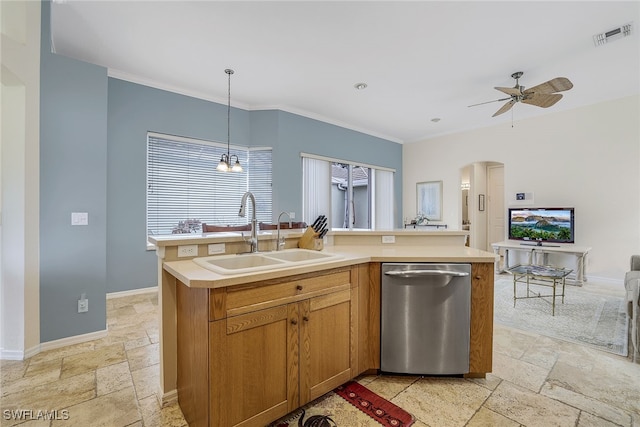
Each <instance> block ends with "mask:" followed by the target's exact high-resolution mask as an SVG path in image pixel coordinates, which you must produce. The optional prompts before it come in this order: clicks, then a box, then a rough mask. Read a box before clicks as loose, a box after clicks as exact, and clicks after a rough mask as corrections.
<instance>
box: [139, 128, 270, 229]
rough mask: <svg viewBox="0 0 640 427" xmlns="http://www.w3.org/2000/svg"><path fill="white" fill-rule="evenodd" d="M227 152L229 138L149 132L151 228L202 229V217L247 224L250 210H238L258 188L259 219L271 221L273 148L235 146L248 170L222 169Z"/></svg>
mask: <svg viewBox="0 0 640 427" xmlns="http://www.w3.org/2000/svg"><path fill="white" fill-rule="evenodd" d="M226 152H227V146H226V144H216V143H208V142H204V141H196V140H188V139H186V138H175V139H172V137H170V136H166V137H161V136H157V134H149V135H148V136H147V234H149V235H165V234H172V233H176V232H201V231H202V228H201V227H200V225H199V224H200V223H202V222H205V223H208V224H220V225H239V224H246V223H247V221H248V218H250V215H248V216H247V217H245V218H240V217H238V210H239V208H240V200H241V199H242V195H243V194H244V193H245V192H246V191H248V190H250V191H253V189H255V191H256V192H259V197H260V204H258V203H256V205H257V209H256V211H257V212H256V216H257V218H258V220H259V221H271V217H272V209H271V197H272V193H271V149H270V148H268V149H253V150H252V151H250V150H249V149H247V148H241V147H232V154H234V155H237V156H238V159H239V160H240V163H241V164H242V167H243V171H242V172H220V171H217V170H216V166H217V165H218V162H219V161H220V156H221V155H222V154H223V153H226ZM254 195H255V196H256V202H257V199H258V194H254ZM250 209H251V207H250V206H249V210H250Z"/></svg>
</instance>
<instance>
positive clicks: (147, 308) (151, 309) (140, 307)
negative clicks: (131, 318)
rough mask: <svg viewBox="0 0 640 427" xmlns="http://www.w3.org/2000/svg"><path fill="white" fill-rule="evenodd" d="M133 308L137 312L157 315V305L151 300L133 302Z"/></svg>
mask: <svg viewBox="0 0 640 427" xmlns="http://www.w3.org/2000/svg"><path fill="white" fill-rule="evenodd" d="M133 309H134V310H135V312H136V313H138V314H140V313H151V314H153V315H154V316H155V315H156V306H154V305H153V304H152V303H151V301H143V302H139V303H137V304H133Z"/></svg>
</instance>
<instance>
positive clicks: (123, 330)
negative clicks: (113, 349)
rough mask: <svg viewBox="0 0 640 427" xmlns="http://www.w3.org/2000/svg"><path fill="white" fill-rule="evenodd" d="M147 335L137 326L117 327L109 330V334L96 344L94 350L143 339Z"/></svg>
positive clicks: (125, 325)
mask: <svg viewBox="0 0 640 427" xmlns="http://www.w3.org/2000/svg"><path fill="white" fill-rule="evenodd" d="M145 338H148V337H147V333H146V332H145V330H144V329H143V328H141V327H140V326H139V325H133V326H132V325H128V324H124V325H117V326H114V327H110V328H109V334H108V335H107V336H106V337H105V338H102V339H101V340H99V341H97V342H96V348H103V347H108V346H110V345H113V344H119V343H125V342H129V341H135V340H138V339H143V340H144V339H145Z"/></svg>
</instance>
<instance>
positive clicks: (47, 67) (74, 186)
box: [40, 2, 107, 342]
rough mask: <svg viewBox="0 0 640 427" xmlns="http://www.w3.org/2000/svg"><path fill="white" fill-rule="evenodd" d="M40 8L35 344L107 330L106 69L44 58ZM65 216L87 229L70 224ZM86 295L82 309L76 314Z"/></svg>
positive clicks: (45, 11) (46, 45) (45, 30)
mask: <svg viewBox="0 0 640 427" xmlns="http://www.w3.org/2000/svg"><path fill="white" fill-rule="evenodd" d="M49 6H50V5H49V3H48V2H43V3H42V36H41V58H40V60H41V63H40V67H41V81H40V339H41V341H42V342H47V341H51V340H56V339H59V338H64V337H69V336H73V335H81V334H85V333H89V332H94V331H100V330H104V329H105V328H106V321H105V319H106V283H107V272H106V257H107V246H106V244H105V242H106V238H107V194H106V190H107V72H106V70H105V69H104V68H102V67H97V66H95V65H91V64H87V63H84V62H80V61H76V60H72V59H68V58H65V57H63V56H59V55H54V54H52V53H51V49H50V46H51V44H50V40H49V34H50V32H49V14H50V8H49ZM71 212H88V214H89V225H87V226H71ZM83 293H85V294H86V296H87V298H88V299H89V312H88V313H78V305H77V301H78V299H79V298H80V296H81V295H82V294H83Z"/></svg>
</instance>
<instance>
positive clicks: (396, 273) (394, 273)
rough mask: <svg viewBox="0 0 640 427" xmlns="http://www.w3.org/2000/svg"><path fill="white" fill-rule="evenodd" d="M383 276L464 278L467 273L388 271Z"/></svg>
mask: <svg viewBox="0 0 640 427" xmlns="http://www.w3.org/2000/svg"><path fill="white" fill-rule="evenodd" d="M384 274H386V275H387V276H393V277H401V278H408V277H424V276H449V277H450V278H453V277H466V276H468V275H469V273H467V272H464V271H449V270H389V271H385V272H384Z"/></svg>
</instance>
